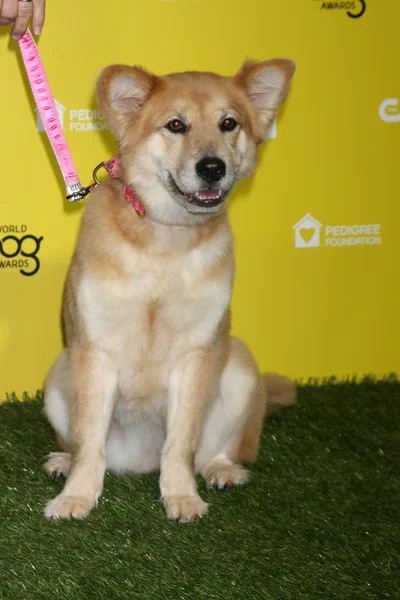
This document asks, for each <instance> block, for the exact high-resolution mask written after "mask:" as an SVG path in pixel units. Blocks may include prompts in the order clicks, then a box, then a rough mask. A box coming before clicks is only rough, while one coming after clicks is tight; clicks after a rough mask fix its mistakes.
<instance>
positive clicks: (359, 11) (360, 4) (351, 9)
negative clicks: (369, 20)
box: [314, 0, 367, 19]
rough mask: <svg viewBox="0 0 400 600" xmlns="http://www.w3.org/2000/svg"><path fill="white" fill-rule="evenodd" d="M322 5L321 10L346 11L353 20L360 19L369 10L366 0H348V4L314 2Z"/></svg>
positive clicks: (320, 0)
mask: <svg viewBox="0 0 400 600" xmlns="http://www.w3.org/2000/svg"><path fill="white" fill-rule="evenodd" d="M314 2H319V3H320V4H321V10H332V11H333V10H345V11H346V14H347V16H348V17H350V18H351V19H359V18H360V17H362V16H363V14H364V13H365V11H366V10H367V2H366V0H347V2H343V1H342V2H324V1H323V0H314Z"/></svg>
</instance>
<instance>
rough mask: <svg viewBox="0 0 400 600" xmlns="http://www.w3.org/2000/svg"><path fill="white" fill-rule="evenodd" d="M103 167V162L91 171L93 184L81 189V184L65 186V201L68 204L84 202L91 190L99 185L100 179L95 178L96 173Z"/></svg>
mask: <svg viewBox="0 0 400 600" xmlns="http://www.w3.org/2000/svg"><path fill="white" fill-rule="evenodd" d="M103 167H104V161H103V162H101V163H100V164H98V165H97V167H96V168H95V169H94V171H93V175H92V177H93V181H94V184H92V185H88V186H87V187H83V185H82V184H81V183H74V184H73V185H69V186H67V200H68V202H79V201H80V200H84V198H86V196H87V195H88V194H90V192H91V191H92V189H93V188H95V187H96V186H98V185H99V183H101V182H100V179H99V178H98V177H97V173H98V172H99V171H100V169H102V168H103Z"/></svg>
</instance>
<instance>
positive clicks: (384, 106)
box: [379, 98, 400, 123]
mask: <svg viewBox="0 0 400 600" xmlns="http://www.w3.org/2000/svg"><path fill="white" fill-rule="evenodd" d="M379 116H380V118H381V119H382V121H385V123H400V106H399V98H387V99H386V100H384V101H383V102H382V103H381V104H380V106H379Z"/></svg>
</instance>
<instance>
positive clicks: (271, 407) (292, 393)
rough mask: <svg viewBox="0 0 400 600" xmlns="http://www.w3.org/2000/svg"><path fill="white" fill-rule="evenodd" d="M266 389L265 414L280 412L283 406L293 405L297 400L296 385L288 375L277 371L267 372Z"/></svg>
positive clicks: (264, 376) (264, 381) (265, 375)
mask: <svg viewBox="0 0 400 600" xmlns="http://www.w3.org/2000/svg"><path fill="white" fill-rule="evenodd" d="M262 377H263V383H264V389H265V391H266V395H267V401H266V404H265V416H266V417H269V416H270V415H272V414H274V413H276V412H278V410H281V409H282V408H286V407H287V406H292V404H295V402H296V386H295V384H294V383H293V381H291V380H290V379H289V378H288V377H284V376H283V375H277V374H276V373H265V374H264V375H263V376H262Z"/></svg>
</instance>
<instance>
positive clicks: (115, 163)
mask: <svg viewBox="0 0 400 600" xmlns="http://www.w3.org/2000/svg"><path fill="white" fill-rule="evenodd" d="M120 166H121V159H120V157H119V156H114V158H111V159H110V160H107V161H105V162H103V163H101V164H100V165H99V166H98V167H96V169H95V170H94V173H93V177H94V180H95V182H96V183H99V182H98V179H97V177H96V173H97V171H98V169H100V168H101V167H103V168H104V169H105V170H106V171H107V173H108V174H109V176H110V177H113V178H117V177H119V174H120ZM124 196H125V200H126V201H127V202H129V204H132V206H133V208H134V209H135V211H136V212H137V214H138V215H139V217H140V218H141V219H144V218H145V216H146V211H145V208H144V206H143V204H142V203H141V201H140V198H139V196H138V195H137V194H136V192H135V190H134V189H133V187H132V186H131V185H125V184H124Z"/></svg>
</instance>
